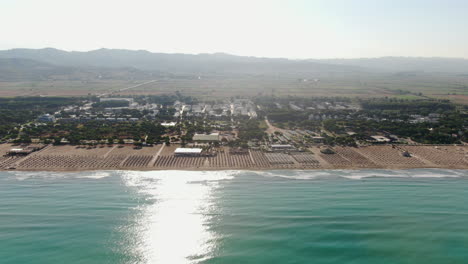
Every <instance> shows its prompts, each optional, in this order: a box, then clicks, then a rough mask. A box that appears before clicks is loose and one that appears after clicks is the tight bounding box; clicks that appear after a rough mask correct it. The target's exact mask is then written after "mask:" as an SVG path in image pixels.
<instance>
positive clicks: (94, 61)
mask: <svg viewBox="0 0 468 264" xmlns="http://www.w3.org/2000/svg"><path fill="white" fill-rule="evenodd" d="M331 73H333V74H343V75H346V74H353V75H356V74H358V75H362V74H364V75H365V74H402V73H449V74H468V60H467V59H458V58H414V57H382V58H366V59H308V60H292V59H282V58H259V57H246V56H235V55H229V54H225V53H213V54H197V55H192V54H167V53H152V52H149V51H144V50H138V51H134V50H120V49H98V50H93V51H88V52H77V51H71V52H69V51H63V50H58V49H54V48H45V49H11V50H3V51H0V80H6V81H17V80H43V79H50V78H65V79H74V78H77V79H80V78H88V79H89V78H95V77H96V76H99V77H100V78H108V79H119V78H124V79H149V78H152V77H154V76H167V75H174V74H175V75H178V74H179V75H180V74H185V75H219V76H223V75H250V76H256V75H260V76H282V75H284V76H294V77H301V76H302V77H304V76H308V75H312V74H313V75H315V76H320V75H323V74H331Z"/></svg>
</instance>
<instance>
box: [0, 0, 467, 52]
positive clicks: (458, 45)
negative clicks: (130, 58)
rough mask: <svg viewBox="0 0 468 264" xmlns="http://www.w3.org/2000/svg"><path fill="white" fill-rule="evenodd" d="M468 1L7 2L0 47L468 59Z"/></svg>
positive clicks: (2, 4) (1, 7)
mask: <svg viewBox="0 0 468 264" xmlns="http://www.w3.org/2000/svg"><path fill="white" fill-rule="evenodd" d="M467 14H468V0H323V1H319V0H316V1H315V0H283V1H276V0H230V1H227V0H187V1H182V0H166V1H161V0H132V1H119V0H0V34H1V35H0V36H1V37H0V49H10V48H18V47H23V48H43V47H55V48H59V49H65V50H80V51H86V50H92V49H98V48H122V49H145V50H150V51H154V52H169V53H213V52H226V53H231V54H237V55H252V56H265V57H288V58H337V57H380V56H431V57H432V56H441V57H464V58H468V15H467Z"/></svg>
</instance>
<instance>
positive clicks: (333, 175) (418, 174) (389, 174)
mask: <svg viewBox="0 0 468 264" xmlns="http://www.w3.org/2000/svg"><path fill="white" fill-rule="evenodd" d="M254 173H255V174H257V175H260V176H264V177H281V178H287V179H296V180H312V179H337V178H346V179H351V180H360V179H365V178H385V177H386V178H460V177H468V170H450V169H408V170H317V171H313V170H278V171H256V172H254Z"/></svg>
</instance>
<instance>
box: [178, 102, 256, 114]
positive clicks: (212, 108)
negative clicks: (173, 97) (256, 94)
mask: <svg viewBox="0 0 468 264" xmlns="http://www.w3.org/2000/svg"><path fill="white" fill-rule="evenodd" d="M174 109H175V113H174V117H176V118H179V117H181V116H208V117H210V118H213V119H216V118H222V117H229V116H249V117H250V118H257V112H256V106H255V104H254V103H253V102H252V101H251V100H249V99H235V100H233V101H232V102H231V101H227V100H226V101H225V102H223V103H219V104H206V103H198V104H186V103H183V102H180V101H176V102H175V103H174Z"/></svg>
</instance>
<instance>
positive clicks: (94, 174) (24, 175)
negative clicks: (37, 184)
mask: <svg viewBox="0 0 468 264" xmlns="http://www.w3.org/2000/svg"><path fill="white" fill-rule="evenodd" d="M7 173H8V174H9V175H10V177H12V178H14V179H16V180H20V181H23V180H29V179H46V180H54V179H73V178H76V179H80V178H81V179H83V178H87V179H102V178H106V177H109V176H110V175H111V172H110V171H85V172H50V171H8V172H7Z"/></svg>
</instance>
